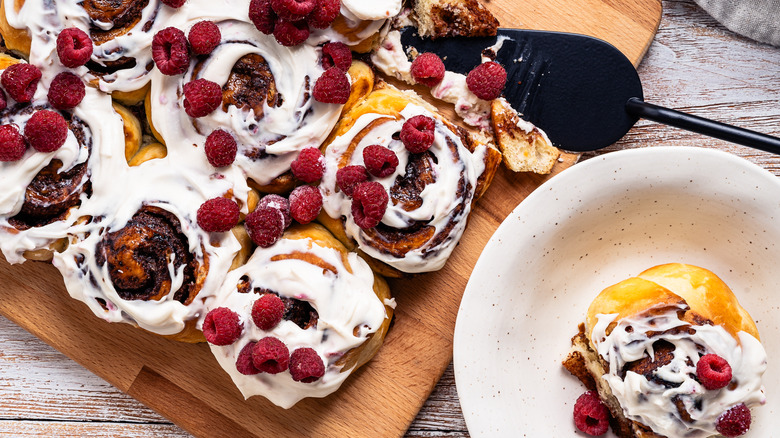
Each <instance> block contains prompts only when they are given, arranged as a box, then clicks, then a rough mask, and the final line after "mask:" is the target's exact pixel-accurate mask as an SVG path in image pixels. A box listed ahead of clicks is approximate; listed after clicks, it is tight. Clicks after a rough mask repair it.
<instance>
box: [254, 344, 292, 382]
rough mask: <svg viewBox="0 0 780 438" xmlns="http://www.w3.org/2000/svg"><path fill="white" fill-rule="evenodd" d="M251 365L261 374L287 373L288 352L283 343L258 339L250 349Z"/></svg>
mask: <svg viewBox="0 0 780 438" xmlns="http://www.w3.org/2000/svg"><path fill="white" fill-rule="evenodd" d="M252 364H253V365H254V366H255V368H257V369H258V370H260V372H261V373H268V374H279V373H281V372H283V371H287V368H288V366H289V364H290V351H289V350H288V349H287V346H286V345H284V342H282V341H280V340H279V339H277V338H272V337H267V338H263V339H260V340H259V341H257V343H256V344H255V346H254V348H252Z"/></svg>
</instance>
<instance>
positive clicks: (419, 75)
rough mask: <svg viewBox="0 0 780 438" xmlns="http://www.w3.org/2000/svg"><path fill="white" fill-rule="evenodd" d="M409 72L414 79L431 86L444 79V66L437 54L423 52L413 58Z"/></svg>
mask: <svg viewBox="0 0 780 438" xmlns="http://www.w3.org/2000/svg"><path fill="white" fill-rule="evenodd" d="M411 72H412V77H413V78H414V80H415V81H417V82H419V83H421V84H423V85H427V86H429V87H431V88H433V87H435V86H437V85H439V83H441V81H442V79H444V72H445V68H444V63H443V62H441V58H439V55H437V54H435V53H431V52H425V53H423V54H421V55H419V56H418V57H416V58H414V61H412V69H411Z"/></svg>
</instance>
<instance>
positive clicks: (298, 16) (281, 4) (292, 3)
mask: <svg viewBox="0 0 780 438" xmlns="http://www.w3.org/2000/svg"><path fill="white" fill-rule="evenodd" d="M316 6H317V0H271V7H272V8H273V10H274V12H276V15H278V16H279V17H281V18H284V19H285V20H289V21H298V20H302V19H304V18H306V16H307V15H309V14H310V13H311V11H313V10H314V8H315V7H316Z"/></svg>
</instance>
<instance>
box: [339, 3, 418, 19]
mask: <svg viewBox="0 0 780 438" xmlns="http://www.w3.org/2000/svg"><path fill="white" fill-rule="evenodd" d="M402 3H403V2H402V1H401V0H370V1H369V0H341V13H342V15H344V16H345V17H348V18H352V17H354V18H356V19H359V20H372V21H373V20H386V19H388V18H393V17H395V16H396V15H398V14H399V13H400V12H401V5H402Z"/></svg>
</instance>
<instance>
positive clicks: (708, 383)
mask: <svg viewBox="0 0 780 438" xmlns="http://www.w3.org/2000/svg"><path fill="white" fill-rule="evenodd" d="M696 377H698V378H699V382H701V386H703V387H705V388H706V389H720V388H723V387H725V386H728V384H729V382H731V365H729V363H728V362H726V359H724V358H722V357H720V356H718V355H717V354H705V355H704V356H702V357H701V358H700V359H699V363H697V364H696Z"/></svg>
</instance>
